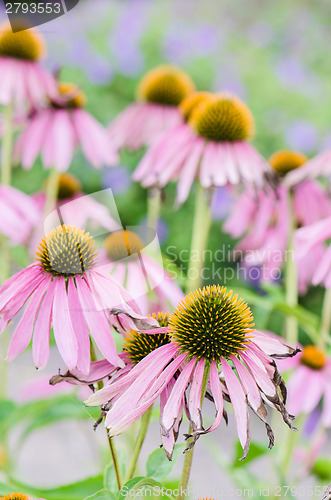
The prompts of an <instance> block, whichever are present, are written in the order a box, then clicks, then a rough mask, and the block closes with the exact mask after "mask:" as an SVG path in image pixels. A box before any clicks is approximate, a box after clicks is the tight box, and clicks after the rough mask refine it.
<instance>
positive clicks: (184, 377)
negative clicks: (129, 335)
mask: <svg viewBox="0 0 331 500" xmlns="http://www.w3.org/2000/svg"><path fill="white" fill-rule="evenodd" d="M168 334H169V336H170V340H171V342H170V343H166V344H165V345H163V346H161V347H158V348H157V349H155V350H153V351H152V352H151V353H150V354H148V355H147V356H146V357H143V358H142V359H141V360H140V361H139V362H138V364H137V365H136V366H135V367H134V368H133V369H132V370H131V371H130V372H129V374H128V375H127V376H126V377H125V378H123V379H122V381H121V380H120V381H119V382H114V383H112V382H111V383H110V384H109V385H108V386H107V387H105V388H104V389H102V390H100V391H98V392H97V393H95V394H94V395H92V396H91V397H90V398H89V399H88V400H87V404H88V405H100V404H101V405H103V404H106V403H109V402H110V404H109V405H108V406H107V408H108V411H107V416H106V420H105V424H106V426H107V428H108V429H109V435H110V436H115V435H117V434H120V433H121V432H123V431H124V430H125V429H126V428H127V427H129V426H130V425H131V424H132V423H133V422H134V421H135V420H137V419H138V418H139V417H140V416H141V415H142V414H143V413H144V412H145V411H146V409H147V408H148V407H149V406H150V405H151V404H152V403H153V402H154V401H155V400H156V398H157V397H158V396H159V395H161V394H162V392H163V391H164V390H165V388H166V387H168V389H169V391H168V394H167V395H166V400H164V401H163V403H164V404H163V408H162V415H161V433H162V435H163V436H164V437H165V438H170V439H171V433H172V432H174V430H175V431H177V425H178V422H180V420H181V415H182V412H183V407H185V409H186V412H187V414H188V416H189V419H190V422H191V426H192V433H191V436H193V437H194V442H195V441H196V439H197V438H198V437H199V436H200V435H201V434H205V433H207V432H210V431H212V430H214V429H216V428H217V427H218V426H219V425H220V423H221V421H222V419H223V408H224V405H223V401H224V399H223V394H225V397H226V399H227V400H228V399H229V400H230V401H231V403H232V407H233V411H234V416H235V420H236V424H237V430H238V435H239V440H240V442H241V444H242V446H243V449H244V457H245V456H246V454H247V452H248V449H249V443H250V435H249V416H248V405H250V407H251V408H252V409H253V410H254V412H255V413H256V414H257V415H258V416H259V418H260V419H261V420H262V421H263V422H264V423H265V425H266V429H267V433H268V436H269V446H270V447H271V446H272V445H273V440H274V437H273V433H272V430H271V428H270V426H269V424H268V423H267V420H266V418H267V407H266V404H265V403H267V404H268V405H270V406H271V407H272V408H275V409H277V410H278V411H279V412H280V413H281V414H282V417H283V419H284V421H285V422H286V423H287V424H288V426H289V427H290V428H292V424H291V416H290V415H289V414H288V412H287V410H286V408H285V400H286V389H285V385H284V382H283V380H282V379H281V377H280V375H279V373H278V370H277V367H276V365H275V362H274V359H273V358H278V357H287V356H289V355H293V354H294V353H295V351H294V350H293V349H290V348H288V347H287V346H284V345H283V344H281V343H280V342H278V341H277V340H274V339H273V338H270V337H267V336H265V335H264V334H263V333H261V332H258V331H256V330H254V324H253V316H252V313H251V311H250V309H249V307H248V306H247V304H246V303H245V302H244V301H243V300H242V299H240V298H238V296H237V295H234V294H233V292H232V291H227V289H226V288H224V287H220V286H219V285H217V286H216V285H213V286H208V287H205V288H203V289H199V290H196V291H195V292H194V293H190V294H189V295H188V296H186V298H185V299H184V300H183V301H182V302H181V303H180V304H179V305H178V306H177V308H176V309H175V311H174V313H173V314H172V315H171V316H170V317H169V328H168ZM139 352H141V354H144V356H145V355H146V354H147V353H146V352H145V353H144V350H143V349H140V350H139ZM220 371H221V379H220ZM207 375H208V376H207ZM206 380H207V386H206V387H204V388H203V385H204V381H206ZM126 382H128V385H127V386H126V387H124V389H125V390H124V392H123V391H122V389H123V385H124V383H126ZM169 384H173V386H172V387H170V388H169ZM204 389H207V394H208V396H209V399H211V400H212V401H213V402H214V405H215V409H216V417H215V421H214V423H213V424H212V425H211V426H210V427H209V428H207V429H205V428H204V426H203V422H202V413H201V396H202V390H204ZM279 389H280V391H279ZM280 394H282V396H280ZM113 398H114V399H113ZM110 406H111V408H110V409H109V407H110Z"/></svg>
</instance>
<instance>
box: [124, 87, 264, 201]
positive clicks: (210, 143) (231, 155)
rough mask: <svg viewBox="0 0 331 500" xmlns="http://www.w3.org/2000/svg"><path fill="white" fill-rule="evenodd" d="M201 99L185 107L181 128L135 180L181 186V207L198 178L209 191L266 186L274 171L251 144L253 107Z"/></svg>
mask: <svg viewBox="0 0 331 500" xmlns="http://www.w3.org/2000/svg"><path fill="white" fill-rule="evenodd" d="M199 94H200V93H196V95H193V96H192V97H191V98H190V97H188V98H187V101H186V102H185V101H184V102H183V103H182V113H183V118H182V122H181V123H179V124H178V125H177V126H176V127H173V128H172V129H170V130H169V131H168V132H166V133H165V134H163V135H162V136H161V137H160V138H159V140H158V141H156V143H155V144H153V145H152V147H151V148H150V149H149V150H148V151H147V153H146V155H145V156H144V157H143V159H142V160H141V162H140V164H139V165H138V167H137V169H136V171H135V172H134V176H133V178H134V180H136V181H139V182H141V183H142V185H143V186H144V187H149V186H152V185H158V186H165V185H166V184H167V183H168V182H169V181H171V180H178V185H177V203H178V204H181V203H183V202H184V201H185V200H186V198H187V197H188V195H189V192H190V189H191V187H192V184H193V182H194V179H195V178H198V179H199V180H200V183H201V185H202V186H203V187H204V188H210V187H212V186H224V185H226V184H228V183H229V184H238V183H240V182H241V181H243V182H245V183H251V184H256V185H258V186H261V185H262V184H263V180H264V174H265V173H266V172H268V171H270V167H269V166H268V164H267V162H266V161H265V160H264V159H263V158H262V157H261V156H260V155H259V154H258V152H257V151H256V150H255V149H254V148H253V146H251V145H250V144H249V143H248V142H247V140H248V139H249V138H250V137H251V136H252V135H253V133H254V119H253V116H252V114H251V112H250V110H249V109H248V107H247V106H246V105H245V104H244V103H243V102H242V101H241V100H240V99H239V98H237V97H235V96H234V95H231V94H229V93H222V94H219V95H215V96H211V95H210V94H209V95H208V94H207V93H202V94H203V98H202V99H201V97H200V96H201V94H200V96H199ZM206 94H207V95H206ZM199 97H200V98H199Z"/></svg>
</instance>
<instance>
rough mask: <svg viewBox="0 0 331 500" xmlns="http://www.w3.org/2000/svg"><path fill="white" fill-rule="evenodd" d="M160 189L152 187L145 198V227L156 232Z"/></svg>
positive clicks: (159, 207)
mask: <svg viewBox="0 0 331 500" xmlns="http://www.w3.org/2000/svg"><path fill="white" fill-rule="evenodd" d="M161 195H162V192H161V189H160V188H158V187H157V186H154V187H152V188H151V189H150V190H149V191H148V198H147V227H149V228H151V229H154V230H155V231H157V224H158V221H159V217H160V209H161Z"/></svg>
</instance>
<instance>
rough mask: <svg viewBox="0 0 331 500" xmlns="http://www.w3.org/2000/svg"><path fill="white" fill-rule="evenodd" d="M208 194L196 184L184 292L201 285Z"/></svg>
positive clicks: (207, 228)
mask: <svg viewBox="0 0 331 500" xmlns="http://www.w3.org/2000/svg"><path fill="white" fill-rule="evenodd" d="M208 194H209V193H208V192H207V191H206V190H205V189H204V188H203V187H202V186H201V184H200V182H199V181H197V182H196V195H195V196H196V201H195V212H194V221H193V231H192V241H191V252H190V262H189V268H188V272H187V282H186V292H187V293H189V292H192V291H194V290H196V289H197V288H200V286H201V284H202V269H203V264H204V252H205V250H206V246H207V243H208V236H209V230H210V225H211V217H210V200H209V196H208Z"/></svg>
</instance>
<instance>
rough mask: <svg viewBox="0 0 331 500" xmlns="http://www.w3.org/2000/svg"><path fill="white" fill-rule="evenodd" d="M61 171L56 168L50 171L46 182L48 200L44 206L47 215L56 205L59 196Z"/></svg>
mask: <svg viewBox="0 0 331 500" xmlns="http://www.w3.org/2000/svg"><path fill="white" fill-rule="evenodd" d="M60 175H61V174H60V172H58V171H57V170H56V169H55V168H52V170H51V171H50V173H49V176H48V178H47V182H46V202H45V208H44V215H45V217H46V216H47V215H48V214H50V213H51V212H52V210H54V208H55V206H56V201H57V196H58V193H59V182H60Z"/></svg>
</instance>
